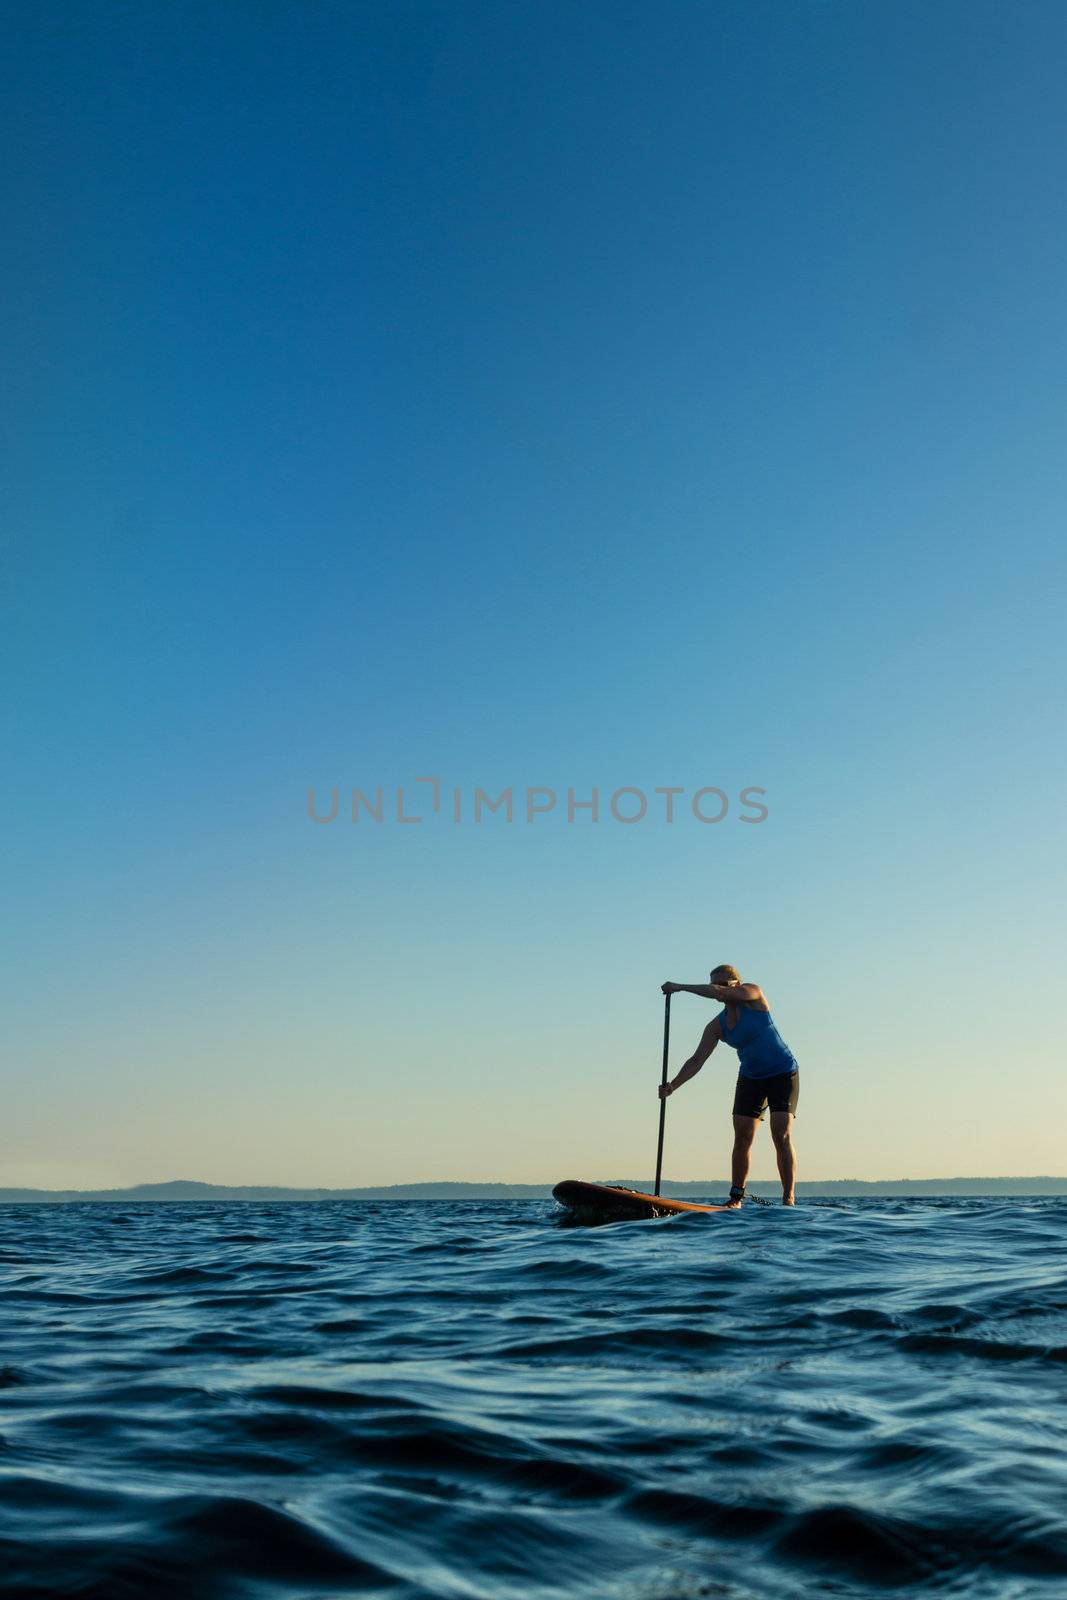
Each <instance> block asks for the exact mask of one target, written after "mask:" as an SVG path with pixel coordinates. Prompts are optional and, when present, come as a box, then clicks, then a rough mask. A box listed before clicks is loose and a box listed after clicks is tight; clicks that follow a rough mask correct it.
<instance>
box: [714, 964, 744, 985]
mask: <svg viewBox="0 0 1067 1600" xmlns="http://www.w3.org/2000/svg"><path fill="white" fill-rule="evenodd" d="M711 970H712V974H713V975H714V974H715V973H716V972H721V973H722V975H723V977H724V978H730V979H732V981H733V982H735V983H740V982H741V974H740V973H739V972H738V970H737V968H736V967H731V966H730V965H729V963H728V962H726V961H720V962H719V965H718V966H717V967H713V968H712V969H711Z"/></svg>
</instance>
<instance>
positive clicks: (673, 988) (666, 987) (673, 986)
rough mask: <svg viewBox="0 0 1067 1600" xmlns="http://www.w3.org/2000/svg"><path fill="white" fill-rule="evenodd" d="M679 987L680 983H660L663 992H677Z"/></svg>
mask: <svg viewBox="0 0 1067 1600" xmlns="http://www.w3.org/2000/svg"><path fill="white" fill-rule="evenodd" d="M681 987H682V986H681V984H680V983H663V984H661V985H660V988H661V989H662V990H663V993H664V994H677V993H678V990H679V989H680V988H681Z"/></svg>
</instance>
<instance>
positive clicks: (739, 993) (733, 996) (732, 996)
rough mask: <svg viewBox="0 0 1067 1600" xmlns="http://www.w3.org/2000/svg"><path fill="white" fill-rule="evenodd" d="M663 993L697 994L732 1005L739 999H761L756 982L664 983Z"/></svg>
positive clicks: (760, 990) (759, 989) (761, 993)
mask: <svg viewBox="0 0 1067 1600" xmlns="http://www.w3.org/2000/svg"><path fill="white" fill-rule="evenodd" d="M663 993H664V994H698V995H700V997H701V998H702V999H703V1000H719V1001H722V1002H723V1003H725V1004H726V1005H734V1006H735V1005H737V1003H738V1002H739V1001H741V1002H742V1003H743V1002H744V1001H746V1000H762V999H763V990H762V989H761V988H760V986H759V984H758V983H665V984H664V985H663Z"/></svg>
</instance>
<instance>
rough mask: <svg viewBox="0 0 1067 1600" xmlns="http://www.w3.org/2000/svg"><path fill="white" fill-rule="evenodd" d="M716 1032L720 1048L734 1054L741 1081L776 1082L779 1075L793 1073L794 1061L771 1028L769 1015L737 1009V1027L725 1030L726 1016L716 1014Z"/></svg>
mask: <svg viewBox="0 0 1067 1600" xmlns="http://www.w3.org/2000/svg"><path fill="white" fill-rule="evenodd" d="M718 1020H719V1028H720V1029H721V1031H722V1039H723V1043H724V1044H728V1045H729V1046H730V1048H731V1050H736V1051H737V1054H738V1056H739V1058H740V1069H741V1076H742V1078H777V1077H778V1076H779V1075H780V1074H781V1073H783V1072H796V1070H797V1058H796V1056H795V1055H794V1054H793V1052H792V1050H790V1048H789V1046H788V1045H787V1044H786V1042H785V1040H784V1039H783V1038H782V1036H781V1034H780V1033H779V1032H778V1029H777V1028H776V1027H775V1025H774V1020H773V1018H772V1017H771V1014H770V1012H769V1011H753V1010H752V1009H751V1008H750V1007H748V1006H741V1007H740V1008H739V1011H738V1017H737V1026H736V1027H735V1028H728V1027H727V1026H726V1012H725V1011H720V1012H719V1019H718Z"/></svg>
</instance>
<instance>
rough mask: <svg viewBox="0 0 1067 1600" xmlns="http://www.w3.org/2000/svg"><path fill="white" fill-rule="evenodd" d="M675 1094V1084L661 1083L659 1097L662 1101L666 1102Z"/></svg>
mask: <svg viewBox="0 0 1067 1600" xmlns="http://www.w3.org/2000/svg"><path fill="white" fill-rule="evenodd" d="M673 1093H674V1084H673V1083H661V1084H660V1086H659V1097H660V1099H661V1100H666V1098H667V1096H668V1095H670V1094H673Z"/></svg>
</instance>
